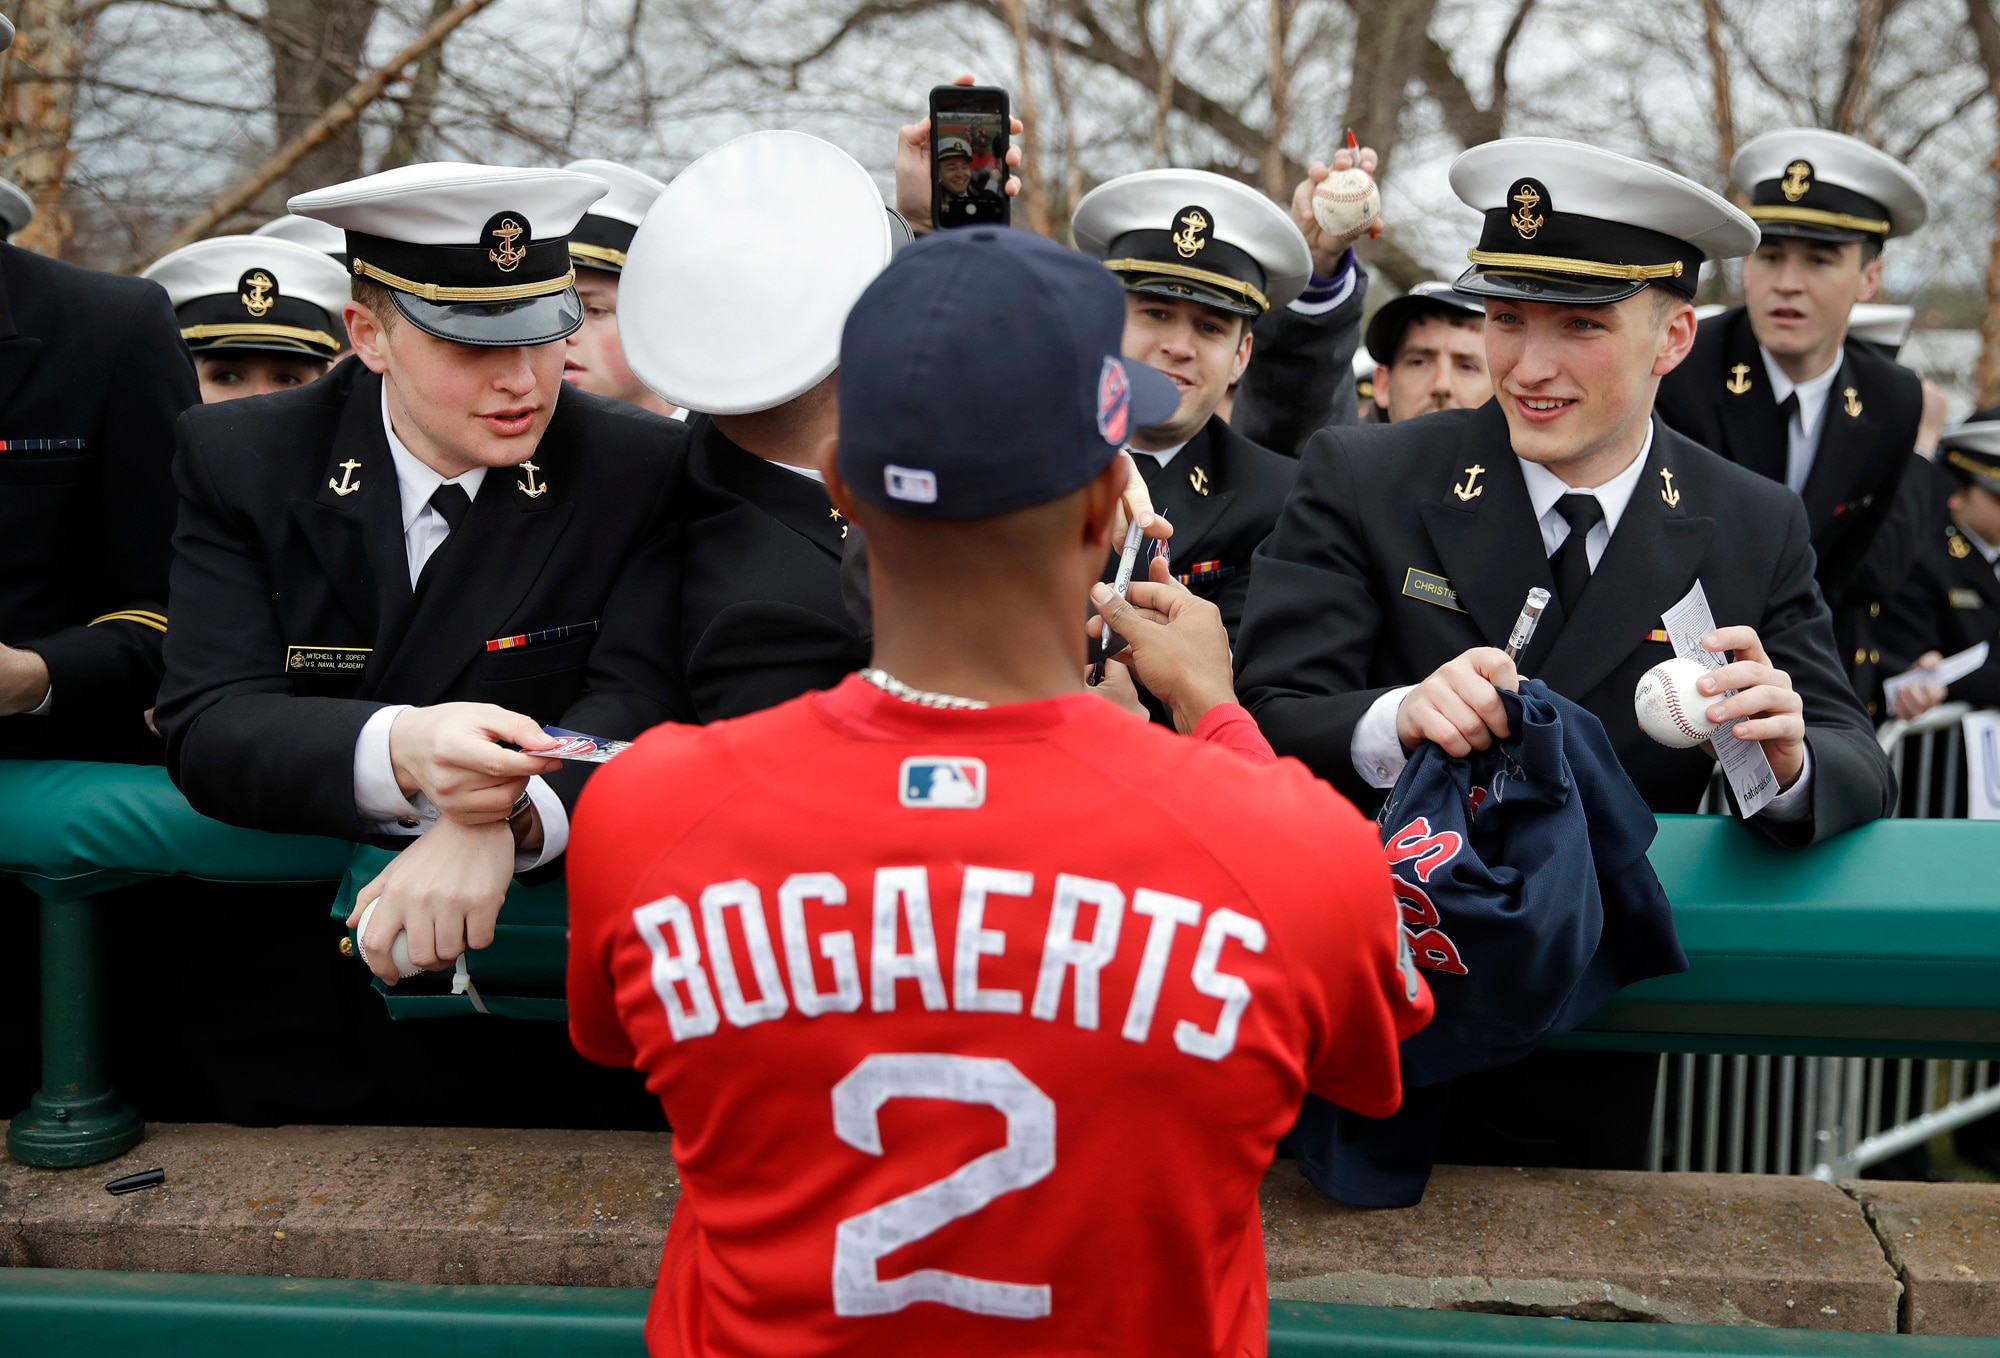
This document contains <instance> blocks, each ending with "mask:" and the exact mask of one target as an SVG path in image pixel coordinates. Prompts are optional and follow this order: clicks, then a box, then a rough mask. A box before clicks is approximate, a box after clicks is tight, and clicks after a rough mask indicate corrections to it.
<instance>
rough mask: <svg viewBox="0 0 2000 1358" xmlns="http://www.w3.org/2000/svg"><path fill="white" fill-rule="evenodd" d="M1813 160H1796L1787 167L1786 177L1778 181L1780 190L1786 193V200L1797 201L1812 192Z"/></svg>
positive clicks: (1789, 201)
mask: <svg viewBox="0 0 2000 1358" xmlns="http://www.w3.org/2000/svg"><path fill="white" fill-rule="evenodd" d="M1812 175H1813V167H1812V162H1811V161H1809V160H1795V161H1793V162H1792V163H1791V164H1789V165H1787V166H1786V167H1785V177H1784V178H1783V179H1780V180H1779V181H1778V191H1779V192H1780V193H1782V194H1784V195H1785V201H1786V202H1788V203H1796V202H1798V201H1799V199H1801V198H1803V197H1805V196H1806V195H1807V194H1808V193H1810V192H1812Z"/></svg>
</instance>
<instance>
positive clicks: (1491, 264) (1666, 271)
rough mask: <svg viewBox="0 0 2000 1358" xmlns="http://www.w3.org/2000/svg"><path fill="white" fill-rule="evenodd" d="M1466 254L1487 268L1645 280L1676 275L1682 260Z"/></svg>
mask: <svg viewBox="0 0 2000 1358" xmlns="http://www.w3.org/2000/svg"><path fill="white" fill-rule="evenodd" d="M1465 257H1466V258H1467V259H1469V260H1471V261H1472V262H1473V263H1474V264H1477V265H1479V266H1481V267H1482V268H1487V269H1528V270H1533V271H1537V272H1540V273H1567V274H1577V275H1579V276H1580V277H1583V278H1612V279H1617V280H1618V281H1620V282H1624V283H1644V282H1647V281H1649V280H1651V279H1655V278H1679V277H1680V276H1681V268H1682V266H1681V261H1679V260H1678V259H1677V260H1675V261H1674V262H1673V263H1671V264H1604V263H1601V262H1599V261H1597V260H1594V259H1564V258H1562V257H1561V256H1559V255H1514V254H1507V253H1505V252H1504V251H1495V250H1467V251H1466V252H1465Z"/></svg>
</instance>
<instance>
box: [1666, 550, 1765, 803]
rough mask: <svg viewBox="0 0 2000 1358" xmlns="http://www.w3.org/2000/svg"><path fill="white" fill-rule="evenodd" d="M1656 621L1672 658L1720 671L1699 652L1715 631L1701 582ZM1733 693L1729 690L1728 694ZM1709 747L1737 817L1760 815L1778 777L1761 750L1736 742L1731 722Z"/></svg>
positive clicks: (1715, 659)
mask: <svg viewBox="0 0 2000 1358" xmlns="http://www.w3.org/2000/svg"><path fill="white" fill-rule="evenodd" d="M1660 621H1661V622H1662V623H1664V624H1665V625H1666V629H1667V639H1668V640H1669V641H1671V642H1672V643H1673V646H1674V654H1675V655H1677V656H1680V657H1681V658H1682V659H1683V660H1692V661H1694V662H1695V663H1696V664H1697V665H1700V666H1701V667H1702V668H1704V669H1711V670H1716V669H1721V668H1722V666H1723V665H1724V664H1726V663H1728V662H1727V661H1725V660H1724V658H1723V657H1722V656H1720V655H1718V654H1716V653H1715V652H1714V651H1709V650H1704V649H1702V644H1701V639H1702V638H1703V637H1705V636H1707V635H1708V634H1709V633H1710V632H1713V631H1714V630H1715V614H1713V613H1711V612H1710V611H1709V608H1708V595H1707V594H1706V593H1704V592H1703V590H1702V587H1701V581H1699V580H1697V581H1695V582H1694V588H1693V589H1691V590H1689V591H1688V592H1687V596H1686V597H1685V598H1683V599H1682V600H1681V601H1680V602H1679V603H1677V604H1675V605H1674V606H1673V607H1672V608H1669V609H1668V610H1667V611H1666V612H1665V613H1663V614H1662V615H1661V616H1660ZM1735 691H1736V690H1735V689H1731V690H1729V692H1730V693H1734V692H1735ZM1719 696H1721V697H1727V696H1729V695H1728V694H1722V695H1719ZM1709 744H1710V745H1711V746H1712V747H1713V748H1714V750H1715V757H1716V758H1717V759H1718V760H1720V761H1721V763H1722V772H1723V775H1724V776H1725V777H1727V778H1728V779H1729V790H1730V791H1731V792H1734V793H1735V794H1736V810H1737V813H1738V814H1739V815H1741V816H1742V817H1743V818H1744V819H1745V820H1748V819H1750V817H1752V816H1754V815H1756V814H1757V813H1758V812H1759V811H1762V810H1763V809H1764V808H1765V807H1766V806H1768V805H1769V804H1770V801H1771V799H1772V798H1773V797H1775V796H1777V795H1778V775H1777V773H1776V771H1775V770H1773V769H1772V768H1771V761H1770V760H1769V759H1768V758H1766V757H1765V755H1764V747H1763V746H1762V745H1760V744H1758V743H1757V742H1756V741H1754V740H1738V739H1737V738H1736V722H1735V721H1733V720H1732V721H1726V722H1724V723H1723V724H1722V725H1720V726H1718V727H1716V728H1715V734H1714V735H1713V736H1711V737H1710V738H1709Z"/></svg>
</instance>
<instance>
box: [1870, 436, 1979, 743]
mask: <svg viewBox="0 0 2000 1358" xmlns="http://www.w3.org/2000/svg"><path fill="white" fill-rule="evenodd" d="M1924 471H1928V472H1929V474H1930V475H1931V476H1932V477H1935V478H1936V479H1937V480H1938V481H1940V482H1942V481H1944V480H1945V479H1946V478H1945V475H1944V473H1942V472H1940V471H1937V470H1935V469H1931V468H1925V469H1922V470H1919V469H1917V468H1912V469H1911V475H1912V476H1917V475H1922V474H1923V472H1924ZM1942 498H1943V497H1942V496H1940V497H1938V500H1937V505H1938V510H1937V516H1936V518H1934V519H1933V520H1932V522H1931V524H1930V525H1929V531H1928V532H1927V533H1926V534H1925V535H1924V540H1923V542H1922V544H1921V546H1920V547H1919V548H1918V549H1917V551H1916V553H1915V554H1914V559H1913V560H1912V561H1911V562H1910V566H1909V570H1908V572H1907V573H1906V574H1905V575H1904V577H1903V581H1902V584H1901V587H1900V588H1899V589H1898V590H1897V591H1896V593H1895V594H1894V595H1892V596H1891V597H1890V599H1889V601H1888V603H1887V604H1885V605H1884V606H1883V609H1882V616H1881V618H1880V619H1879V620H1878V623H1877V626H1876V635H1877V636H1878V637H1879V638H1880V640H1881V645H1882V672H1883V673H1884V674H1885V675H1893V674H1901V673H1902V672H1903V671H1904V670H1907V669H1908V668H1909V667H1910V666H1911V665H1913V664H1915V663H1916V659H1917V657H1918V656H1920V655H1922V654H1923V653H1924V652H1925V651H1941V652H1943V653H1944V654H1945V655H1952V654H1954V653H1956V652H1958V651H1962V650H1964V649H1965V648H1966V647H1968V646H1977V645H1978V644H1979V643H1980V642H1982V641H1984V642H1989V643H1991V646H1992V653H1991V654H1990V655H1988V656H1987V658H1986V663H1985V664H1984V665H1982V666H1980V668H1979V669H1977V670H1975V671H1973V672H1972V673H1971V674H1968V675H1966V676H1965V678H1963V679H1960V680H1959V681H1958V682H1957V683H1955V684H1953V685H1952V686H1951V694H1950V696H1951V698H1952V699H1953V700H1954V701H1959V702H1968V703H1972V704H1974V705H1975V706H1978V707H1994V706H2000V578H1996V577H1995V576H1994V574H1993V566H1992V564H1991V563H1990V562H1988V561H1987V560H1986V558H1985V557H1984V556H1983V555H1981V553H1980V551H1979V546H1978V544H1977V543H1975V542H1974V541H1973V540H1972V539H1971V538H1969V537H1967V536H1966V535H1965V534H1964V533H1963V532H1961V531H1960V530H1959V528H1958V526H1957V525H1956V524H1954V523H1953V522H1952V521H1951V516H1950V513H1949V511H1947V510H1945V509H1944V508H1943V505H1942ZM1885 715H1886V714H1885Z"/></svg>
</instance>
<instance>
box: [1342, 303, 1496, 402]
mask: <svg viewBox="0 0 2000 1358" xmlns="http://www.w3.org/2000/svg"><path fill="white" fill-rule="evenodd" d="M1485 328H1486V307H1485V306H1484V304H1482V303H1481V302H1480V300H1479V299H1478V298H1477V297H1474V296H1472V295H1471V294H1469V293H1463V292H1460V291H1458V289H1456V288H1454V287H1452V285H1451V284H1449V283H1439V282H1428V283H1419V284H1417V285H1416V286H1415V287H1413V288H1411V289H1410V290H1409V291H1408V292H1406V293H1404V294H1403V295H1402V296H1401V297H1392V298H1390V299H1389V300H1388V301H1386V302H1384V303H1383V304H1382V305H1381V306H1380V307H1378V308H1377V309H1376V311H1375V314H1374V315H1373V316H1371V317H1369V318H1368V332H1367V344H1368V352H1369V353H1370V354H1372V355H1373V356H1374V357H1375V381H1374V384H1373V390H1372V393H1371V394H1372V395H1373V398H1374V401H1375V409H1376V410H1377V412H1379V417H1380V418H1381V419H1382V420H1384V421H1386V422H1387V423H1389V424H1399V423H1401V422H1402V421H1404V420H1413V419H1415V418H1416V417H1417V416H1419V415H1428V414H1430V413H1431V412H1432V411H1434V410H1470V409H1472V408H1473V407H1475V406H1482V405H1485V404H1486V403H1487V402H1488V401H1490V400H1492V399H1493V379H1492V377H1490V376H1489V375H1488V374H1487V371H1486V341H1485V337H1484V331H1485Z"/></svg>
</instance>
